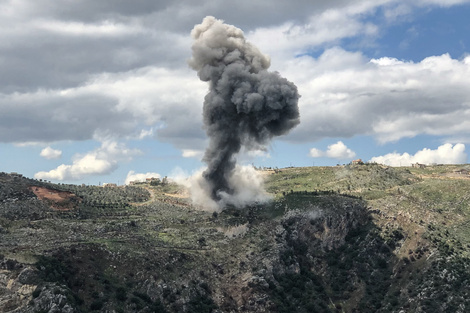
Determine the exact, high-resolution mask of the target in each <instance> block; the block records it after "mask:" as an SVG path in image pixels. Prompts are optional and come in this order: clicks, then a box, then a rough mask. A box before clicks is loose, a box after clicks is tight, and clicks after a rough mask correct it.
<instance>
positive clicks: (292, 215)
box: [0, 164, 470, 313]
mask: <svg viewBox="0 0 470 313" xmlns="http://www.w3.org/2000/svg"><path fill="white" fill-rule="evenodd" d="M469 169H470V166H468V165H448V166H447V165H446V166H433V167H427V168H421V169H418V168H404V167H403V168H389V167H383V166H380V165H375V164H368V165H355V166H337V167H309V168H285V169H280V170H278V169H276V170H271V171H264V172H263V174H264V175H265V177H266V189H267V191H269V192H270V193H271V194H273V196H274V199H273V201H272V202H271V203H269V204H264V205H253V206H251V207H246V208H243V209H233V208H231V209H226V210H224V211H223V212H221V213H218V214H217V213H212V212H205V211H200V210H197V209H196V208H194V207H192V206H191V203H190V200H189V199H188V198H187V191H185V190H184V188H183V187H181V186H177V185H174V184H167V185H158V186H150V185H146V184H142V185H139V186H132V187H117V188H116V187H115V188H102V187H96V186H75V185H64V184H51V183H46V182H39V181H36V180H32V179H27V178H24V177H20V176H19V175H9V174H5V173H2V174H0V236H1V241H0V263H1V266H0V312H18V313H19V312H23V313H29V312H31V313H32V312H50V313H52V312H140V313H144V312H397V313H398V312H468V311H469V310H470V294H469V293H470V265H469V264H470V262H469V261H470V228H469V226H470V206H469V201H470V193H469V192H468V191H469V190H470V176H469V175H468V170H469Z"/></svg>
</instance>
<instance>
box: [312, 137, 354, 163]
mask: <svg viewBox="0 0 470 313" xmlns="http://www.w3.org/2000/svg"><path fill="white" fill-rule="evenodd" d="M310 156H311V157H312V158H321V157H327V158H331V159H337V160H344V159H351V158H354V157H355V156H356V153H355V152H354V151H352V150H351V149H349V148H348V147H347V146H346V145H345V144H344V143H343V142H342V141H338V142H337V143H334V144H332V145H329V146H328V149H327V150H326V151H322V150H319V149H316V148H312V149H310Z"/></svg>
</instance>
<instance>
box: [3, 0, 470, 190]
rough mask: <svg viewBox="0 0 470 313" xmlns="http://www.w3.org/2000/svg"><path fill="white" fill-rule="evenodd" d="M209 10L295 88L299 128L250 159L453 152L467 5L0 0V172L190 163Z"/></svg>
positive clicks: (136, 172) (425, 158) (81, 171)
mask: <svg viewBox="0 0 470 313" xmlns="http://www.w3.org/2000/svg"><path fill="white" fill-rule="evenodd" d="M208 15H213V16H215V17H216V18H219V19H223V20H224V21H225V23H227V24H231V25H234V26H236V27H238V28H240V29H242V30H243V31H244V34H245V37H246V38H247V40H248V41H250V42H251V43H252V44H254V45H256V46H257V47H258V48H259V49H260V50H261V51H262V52H263V53H266V54H268V55H269V56H270V58H271V67H270V70H272V71H278V72H280V74H281V75H282V76H284V77H286V78H287V79H288V80H289V81H291V82H293V83H294V84H296V85H297V87H298V89H299V93H300V94H301V96H302V97H301V99H300V101H299V108H300V114H301V117H300V119H301V123H300V124H299V125H298V126H297V127H296V128H295V129H293V130H292V131H291V132H290V133H289V134H288V135H286V136H283V137H281V138H275V139H274V140H273V141H272V142H271V143H270V144H269V145H268V146H267V147H265V148H266V149H265V150H264V151H244V152H243V153H241V154H240V155H239V156H238V160H239V161H240V162H241V163H246V164H255V165H256V166H271V167H286V166H291V165H292V166H312V165H315V166H320V165H336V164H337V163H348V162H350V161H351V160H353V159H356V158H361V159H363V160H364V161H369V160H371V161H377V162H380V163H385V164H389V165H393V166H399V165H409V164H411V163H414V162H420V163H467V162H468V156H467V153H468V151H467V150H466V147H467V146H468V143H469V141H470V124H469V123H468V122H467V121H468V120H469V118H470V88H469V87H468V86H470V54H469V52H470V39H469V38H470V37H469V36H468V34H469V32H470V22H468V16H470V1H464V0H462V1H459V0H447V1H446V0H420V1H416V2H415V3H414V4H410V3H409V2H407V1H399V0H382V1H366V0H363V1H362V0H361V1H355V2H354V3H353V4H351V2H350V1H342V0H334V1H311V0H310V1H294V2H293V3H292V2H288V3H287V2H286V1H281V0H274V1H270V2H264V1H259V2H256V3H253V1H245V0H241V1H237V2H236V3H235V2H234V3H232V2H222V1H219V2H214V1H200V2H198V3H197V4H194V1H189V0H188V1H179V2H178V3H177V4H176V2H175V1H158V2H155V1H150V0H140V1H136V2H135V3H133V5H128V4H127V2H125V1H124V2H115V1H100V2H96V1H79V2H76V3H69V2H68V3H65V2H61V1H52V0H38V1H34V2H32V1H25V0H15V1H13V0H12V1H3V2H2V3H1V4H0V29H1V30H0V71H1V73H2V75H1V77H0V171H4V172H19V173H22V174H24V175H26V176H28V177H36V178H38V179H39V178H40V179H46V180H51V181H54V182H65V183H86V184H99V183H105V182H115V183H120V184H123V183H124V182H125V181H126V180H127V181H129V180H132V179H141V178H143V177H145V176H156V175H160V176H172V175H174V173H176V172H178V171H181V170H183V171H184V172H186V173H187V174H191V173H192V172H193V171H196V170H198V169H200V168H202V167H204V166H205V164H204V163H203V162H201V158H202V155H203V152H204V149H205V147H206V145H207V137H206V135H205V133H204V130H203V128H202V104H203V101H204V95H205V94H206V92H207V89H208V87H207V85H206V83H204V82H201V81H200V80H199V79H198V77H197V74H196V72H195V71H193V70H191V69H190V68H189V66H188V64H187V60H188V59H189V58H190V57H191V45H192V39H191V36H190V33H191V30H192V28H193V27H194V26H195V25H196V24H199V23H201V21H202V19H203V18H204V17H205V16H208Z"/></svg>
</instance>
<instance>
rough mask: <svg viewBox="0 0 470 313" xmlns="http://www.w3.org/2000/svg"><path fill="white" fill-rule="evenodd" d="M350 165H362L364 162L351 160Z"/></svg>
mask: <svg viewBox="0 0 470 313" xmlns="http://www.w3.org/2000/svg"><path fill="white" fill-rule="evenodd" d="M351 164H352V165H363V164H364V162H362V160H361V159H357V160H352V161H351Z"/></svg>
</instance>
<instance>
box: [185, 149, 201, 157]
mask: <svg viewBox="0 0 470 313" xmlns="http://www.w3.org/2000/svg"><path fill="white" fill-rule="evenodd" d="M203 155H204V151H202V150H192V149H183V152H182V156H183V158H197V159H200V158H201V157H202V156H203Z"/></svg>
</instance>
